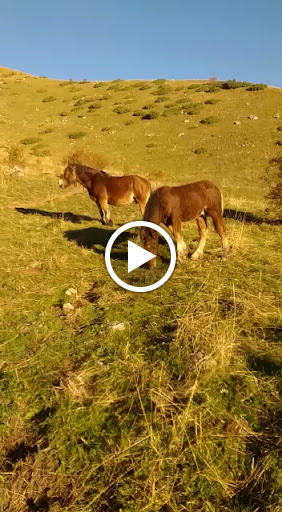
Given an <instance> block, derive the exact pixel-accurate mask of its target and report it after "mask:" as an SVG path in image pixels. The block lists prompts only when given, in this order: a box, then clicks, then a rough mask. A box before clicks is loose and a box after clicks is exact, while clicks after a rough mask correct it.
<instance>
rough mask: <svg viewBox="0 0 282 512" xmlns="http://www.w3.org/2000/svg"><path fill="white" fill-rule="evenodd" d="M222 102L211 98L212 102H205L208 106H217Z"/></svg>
mask: <svg viewBox="0 0 282 512" xmlns="http://www.w3.org/2000/svg"><path fill="white" fill-rule="evenodd" d="M219 102H220V100H218V99H217V98H211V99H210V100H206V101H205V104H206V105H215V104H216V103H219Z"/></svg>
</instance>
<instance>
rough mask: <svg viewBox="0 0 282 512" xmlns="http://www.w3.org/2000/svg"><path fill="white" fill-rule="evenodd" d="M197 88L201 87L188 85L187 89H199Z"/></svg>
mask: <svg viewBox="0 0 282 512" xmlns="http://www.w3.org/2000/svg"><path fill="white" fill-rule="evenodd" d="M197 87H199V84H191V85H188V87H187V89H197Z"/></svg>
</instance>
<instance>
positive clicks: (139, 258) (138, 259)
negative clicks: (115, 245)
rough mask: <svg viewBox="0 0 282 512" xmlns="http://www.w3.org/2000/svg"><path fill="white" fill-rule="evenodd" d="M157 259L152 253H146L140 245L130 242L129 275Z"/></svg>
mask: <svg viewBox="0 0 282 512" xmlns="http://www.w3.org/2000/svg"><path fill="white" fill-rule="evenodd" d="M155 257H156V255H155V254H153V253H152V252H149V251H146V249H142V247H139V245H136V244H133V243H132V242H130V241H129V240H128V257H127V259H128V273H129V272H132V270H135V269H136V268H138V267H141V265H144V263H147V261H150V260H152V259H153V258H155Z"/></svg>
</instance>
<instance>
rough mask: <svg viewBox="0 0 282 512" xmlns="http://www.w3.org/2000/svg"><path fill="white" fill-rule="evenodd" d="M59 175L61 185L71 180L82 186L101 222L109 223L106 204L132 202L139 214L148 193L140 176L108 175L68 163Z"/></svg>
mask: <svg viewBox="0 0 282 512" xmlns="http://www.w3.org/2000/svg"><path fill="white" fill-rule="evenodd" d="M59 178H60V179H59V186H60V187H61V188H66V187H68V186H69V185H72V184H74V183H80V184H81V185H82V186H83V187H85V188H86V190H87V191H88V194H89V196H90V197H91V199H93V201H95V202H96V204H97V206H98V208H99V211H100V214H101V220H102V224H108V225H110V226H111V225H112V224H113V223H112V221H111V214H110V209H109V205H113V206H119V205H124V204H130V203H132V202H133V201H135V202H136V203H138V204H139V206H140V209H141V213H142V215H143V214H144V211H145V206H146V204H147V201H148V199H149V197H150V193H151V187H150V184H149V182H148V181H147V180H145V178H141V176H137V175H132V176H111V175H110V174H108V173H107V172H105V171H102V170H97V169H92V168H91V167H86V166H84V165H79V164H69V165H68V166H67V167H66V169H65V170H64V173H63V174H62V175H61V176H59Z"/></svg>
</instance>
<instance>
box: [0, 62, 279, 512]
mask: <svg viewBox="0 0 282 512" xmlns="http://www.w3.org/2000/svg"><path fill="white" fill-rule="evenodd" d="M1 73H2V74H1V82H2V83H1V84H0V87H1V90H0V103H1V112H2V115H1V118H0V133H1V136H2V140H3V144H2V148H1V154H0V158H1V176H0V180H1V181H0V216H1V235H2V236H1V247H0V261H1V268H2V272H1V275H0V280H1V283H0V284H1V286H0V311H1V313H0V314H1V316H0V322H1V331H0V333H1V340H0V396H1V433H0V436H1V437H0V455H1V462H0V466H1V468H0V510H1V511H3V512H4V511H9V512H10V511H11V512H29V511H34V510H37V511H43V510H48V511H50V512H58V511H61V510H69V511H71V512H80V511H81V512H82V511H89V512H90V511H95V512H96V511H97V512H106V511H107V512H108V511H113V512H117V511H119V510H120V511H121V510H122V511H126V512H133V511H134V512H136V511H148V512H179V511H181V510H183V511H184V510H185V511H186V510H187V511H189V512H198V511H202V512H206V511H207V510H209V511H214V512H215V511H216V512H218V511H227V512H249V511H267V510H271V511H274V512H279V511H280V510H281V507H282V494H281V491H282V488H281V467H280V466H281V362H282V351H281V328H282V325H281V295H280V293H281V287H280V282H281V281H279V280H281V255H280V247H281V221H279V219H277V217H275V215H274V213H273V212H272V211H271V210H269V211H267V207H268V205H267V203H266V202H265V199H264V196H265V194H266V192H267V191H265V190H264V189H263V185H262V181H261V179H260V178H261V176H263V174H264V169H265V168H266V167H267V164H268V161H269V160H270V159H271V158H272V157H274V156H276V155H277V154H278V153H279V147H278V146H277V144H276V143H277V140H276V139H277V133H279V130H277V127H278V126H279V121H280V120H279V118H278V117H274V116H276V115H277V114H279V105H281V91H279V90H275V89H263V87H257V88H255V87H252V86H251V85H250V84H246V83H243V84H240V85H241V86H240V87H238V88H235V86H234V82H233V83H232V82H229V88H227V86H226V87H223V86H222V84H223V83H225V82H223V83H213V82H210V83H206V82H191V81H190V82H189V81H183V82H182V81H164V80H156V81H153V82H151V81H134V82H128V81H123V80H117V81H114V82H111V83H104V82H101V83H94V82H90V83H89V82H87V81H84V82H81V83H74V82H70V81H64V82H58V81H53V80H52V81H51V80H48V79H46V78H36V77H31V76H28V75H23V74H20V73H17V72H15V73H14V72H10V71H8V70H2V71H1ZM250 88H251V89H252V90H247V89H250ZM211 99H213V101H210V100H211ZM207 100H209V101H207ZM215 100H216V101H215ZM144 107H146V108H144ZM148 114H150V115H149V117H148ZM281 114H282V112H281ZM252 115H254V116H257V117H258V119H257V120H253V119H249V118H248V117H249V116H252ZM211 117H212V122H209V121H207V122H204V123H201V121H202V120H206V119H210V118H211ZM235 121H240V123H241V124H237V125H234V122H235ZM280 124H281V121H280ZM34 139H36V140H34ZM38 139H40V140H38ZM38 145H40V146H39V147H38ZM196 150H198V151H196ZM75 152H76V157H77V158H78V157H79V156H80V157H81V158H84V159H87V158H88V159H89V158H90V157H91V158H92V160H91V162H92V165H95V164H97V166H99V167H100V166H102V167H106V168H107V169H109V170H111V171H112V172H114V173H116V174H118V173H120V174H123V173H124V174H125V173H130V172H134V173H136V172H138V173H139V174H141V175H143V176H146V177H147V178H148V179H150V181H151V183H152V185H153V187H156V186H159V185H160V184H163V183H167V184H178V183H185V182H189V181H192V180H196V179H204V178H207V179H212V180H213V181H214V182H215V183H216V184H217V185H218V186H219V187H220V188H221V189H222V191H223V192H224V197H225V208H226V211H225V213H226V225H227V231H228V235H229V239H230V242H231V245H232V252H231V255H230V258H229V259H228V260H227V261H222V259H221V251H220V243H219V239H218V237H217V235H216V234H215V233H214V231H213V228H212V227H211V230H210V235H209V239H208V242H207V249H206V252H205V255H204V258H203V259H202V260H200V261H197V262H192V261H191V260H189V259H188V260H187V261H186V262H185V263H183V264H181V265H177V267H176V269H175V271H174V274H173V276H172V277H171V279H170V280H169V281H168V282H167V283H166V284H165V285H164V286H163V287H162V288H160V289H158V290H156V291H154V292H151V293H149V294H144V295H143V294H133V293H130V292H126V291H125V290H123V289H121V288H119V287H118V286H117V285H116V284H115V283H114V282H113V281H111V279H110V278H109V276H108V274H107V271H106V268H105V264H104V249H105V245H106V243H107V240H108V239H109V237H110V235H111V234H112V232H113V230H114V229H115V228H116V227H117V225H118V224H123V223H125V222H128V221H130V220H136V219H138V218H139V216H140V214H139V210H138V207H137V206H136V205H130V206H124V207H119V208H112V217H113V220H114V224H115V225H114V227H113V228H107V227H104V226H102V225H101V223H100V221H99V215H98V210H97V208H96V206H95V205H94V203H92V202H91V201H90V200H89V198H88V196H87V194H86V193H84V192H83V191H81V189H80V188H79V187H75V188H73V189H70V190H68V191H60V190H59V189H58V187H57V178H56V174H58V173H60V172H62V170H63V168H64V165H65V162H66V157H67V156H68V155H69V154H70V153H72V155H73V154H74V153H75ZM15 168H20V169H21V170H22V173H20V172H19V171H17V170H16V169H15ZM183 232H184V237H185V240H186V241H187V245H188V248H189V252H192V250H193V249H194V248H195V246H196V243H197V241H196V239H197V230H196V226H194V225H193V223H191V224H187V225H185V226H184V229H183ZM279 243H280V246H279ZM163 251H164V249H163ZM120 265H122V266H124V265H126V261H125V260H124V259H122V258H121V260H120ZM137 272H139V274H138V276H140V284H141V283H142V284H146V282H147V281H148V279H151V277H148V272H149V271H147V270H145V269H140V270H138V271H137ZM152 272H154V271H152Z"/></svg>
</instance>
